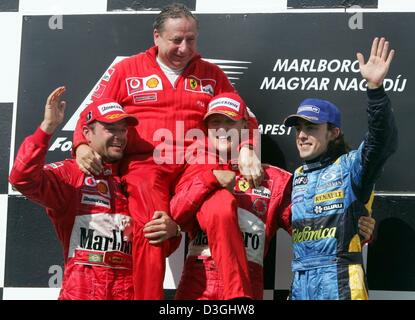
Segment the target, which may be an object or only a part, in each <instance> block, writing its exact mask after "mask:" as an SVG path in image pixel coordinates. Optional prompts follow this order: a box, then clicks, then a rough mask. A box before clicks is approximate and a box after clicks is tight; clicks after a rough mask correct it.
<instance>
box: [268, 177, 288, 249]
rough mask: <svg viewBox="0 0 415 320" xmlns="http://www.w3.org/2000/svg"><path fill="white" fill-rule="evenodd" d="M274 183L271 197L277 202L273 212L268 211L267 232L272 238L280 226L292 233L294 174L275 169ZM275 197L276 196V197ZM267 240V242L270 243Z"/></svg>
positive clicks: (269, 238) (269, 237)
mask: <svg viewBox="0 0 415 320" xmlns="http://www.w3.org/2000/svg"><path fill="white" fill-rule="evenodd" d="M275 170H278V171H279V172H278V171H276V174H275V175H274V183H276V184H277V186H276V187H273V190H272V194H271V197H273V201H275V204H274V205H273V208H274V209H273V210H274V211H273V212H270V213H268V214H269V216H268V217H267V231H266V232H267V234H266V238H267V239H268V241H269V240H271V238H272V237H273V236H274V235H275V233H276V231H277V229H278V228H280V227H281V228H283V229H284V230H285V231H287V232H288V233H289V234H291V190H292V175H291V174H290V173H289V172H287V171H284V170H282V169H275ZM274 197H275V198H274ZM268 241H267V243H268Z"/></svg>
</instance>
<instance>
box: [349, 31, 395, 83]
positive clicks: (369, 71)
mask: <svg viewBox="0 0 415 320" xmlns="http://www.w3.org/2000/svg"><path fill="white" fill-rule="evenodd" d="M394 55H395V50H390V51H389V42H388V41H386V40H385V38H381V39H380V40H379V38H375V39H374V40H373V43H372V49H371V51H370V57H369V60H368V61H367V63H365V59H364V57H363V54H361V53H360V52H358V53H357V60H358V61H359V67H360V73H361V74H362V77H363V78H364V79H366V81H367V85H368V88H370V89H375V88H378V87H380V86H381V85H382V84H383V80H384V79H385V77H386V74H387V73H388V70H389V66H390V64H391V62H392V59H393V56H394Z"/></svg>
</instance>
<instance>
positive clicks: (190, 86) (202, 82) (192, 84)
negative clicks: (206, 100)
mask: <svg viewBox="0 0 415 320" xmlns="http://www.w3.org/2000/svg"><path fill="white" fill-rule="evenodd" d="M215 86H216V80H214V79H199V78H197V77H195V76H189V77H188V78H186V80H185V83H184V89H185V90H187V91H192V92H200V93H207V94H209V95H211V96H213V95H214V94H215Z"/></svg>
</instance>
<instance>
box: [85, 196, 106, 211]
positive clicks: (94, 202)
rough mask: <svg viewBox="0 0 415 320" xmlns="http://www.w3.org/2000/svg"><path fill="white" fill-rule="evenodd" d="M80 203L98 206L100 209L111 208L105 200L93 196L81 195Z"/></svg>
mask: <svg viewBox="0 0 415 320" xmlns="http://www.w3.org/2000/svg"><path fill="white" fill-rule="evenodd" d="M81 202H82V203H84V204H90V205H94V206H100V207H105V208H110V207H111V205H110V202H109V201H108V200H107V199H105V198H103V197H99V196H94V195H87V194H83V195H82V200H81Z"/></svg>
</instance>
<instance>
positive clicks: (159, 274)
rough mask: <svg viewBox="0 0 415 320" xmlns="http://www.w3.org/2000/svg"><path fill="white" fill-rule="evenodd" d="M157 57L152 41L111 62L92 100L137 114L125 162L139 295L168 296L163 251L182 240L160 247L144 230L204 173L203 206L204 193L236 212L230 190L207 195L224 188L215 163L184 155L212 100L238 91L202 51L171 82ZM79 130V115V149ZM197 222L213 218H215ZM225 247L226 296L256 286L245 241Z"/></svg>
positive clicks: (77, 139) (78, 134) (214, 204)
mask: <svg viewBox="0 0 415 320" xmlns="http://www.w3.org/2000/svg"><path fill="white" fill-rule="evenodd" d="M156 57H157V47H152V48H150V49H149V50H147V51H146V52H143V53H139V54H137V55H135V56H132V57H129V58H126V59H124V60H122V61H121V62H119V63H118V64H116V65H115V66H113V67H110V68H109V69H108V70H107V72H106V73H105V74H104V76H103V77H102V78H101V80H100V82H99V84H98V86H97V87H96V89H95V92H94V93H93V95H92V99H93V100H95V99H100V98H111V99H114V100H115V101H117V102H118V103H120V104H121V105H122V106H123V107H124V109H125V111H126V112H127V113H130V114H134V115H136V116H137V118H138V119H139V125H138V126H136V127H135V128H130V129H129V135H128V145H127V149H126V155H127V157H126V160H125V161H123V162H122V163H123V165H122V168H121V174H122V175H123V179H124V181H125V182H126V184H127V192H128V194H129V201H128V202H129V209H130V213H131V215H132V216H133V218H134V241H133V256H134V266H137V267H134V270H133V273H134V291H135V298H136V299H163V297H164V293H163V280H164V274H165V257H166V256H168V255H169V254H170V253H171V252H172V251H174V250H175V249H176V248H177V246H178V244H179V242H178V241H177V238H174V239H173V240H170V241H164V242H163V244H162V245H158V246H155V245H150V244H149V242H148V241H147V239H146V238H144V234H143V232H142V229H143V226H144V225H145V223H147V222H148V221H150V220H151V218H152V216H153V213H154V211H155V210H163V211H165V212H169V207H170V205H169V202H170V195H171V192H172V190H177V188H176V185H183V181H186V180H187V179H193V178H194V177H196V176H197V177H199V178H200V179H202V182H201V183H202V185H203V186H204V187H202V188H201V189H198V191H199V192H202V193H203V194H202V195H201V197H200V202H199V205H200V204H201V203H203V200H204V199H206V201H207V202H208V204H206V206H208V207H210V209H209V211H210V212H212V210H213V211H219V210H223V208H224V207H225V206H227V207H228V209H227V210H228V211H229V215H232V214H233V216H236V207H235V206H233V205H232V203H231V202H232V201H234V198H233V196H232V195H231V194H230V193H229V192H227V191H226V190H218V191H217V192H212V193H211V194H210V195H209V197H207V196H208V194H207V193H204V191H206V190H208V189H209V190H212V188H219V185H218V183H217V182H216V179H215V178H214V176H213V175H212V173H211V172H208V171H210V170H211V168H210V167H208V168H207V167H205V166H204V165H189V164H187V163H186V160H185V156H184V155H185V153H186V151H188V149H189V146H191V145H192V143H193V142H194V139H193V138H194V137H195V136H196V135H197V132H199V133H204V134H205V135H206V129H205V126H204V123H203V117H204V115H205V113H206V110H207V105H208V103H209V101H210V100H211V98H212V97H213V96H215V95H217V94H220V93H222V92H233V91H235V90H234V88H233V87H232V85H231V83H230V82H229V80H228V78H227V77H226V75H225V74H224V73H223V72H222V71H221V70H220V68H219V67H217V66H216V65H214V64H211V63H209V62H207V61H204V60H202V59H201V57H200V56H199V55H197V56H195V57H194V58H193V59H192V60H191V61H190V62H189V64H188V66H187V67H186V68H185V69H184V71H183V73H182V74H181V75H180V76H179V78H178V79H177V80H176V83H175V84H174V86H173V85H172V84H171V83H170V81H169V80H168V79H167V77H166V76H165V74H164V72H163V71H162V70H161V69H160V67H159V65H158V63H157V61H156ZM81 128H82V121H78V124H77V128H76V130H75V133H74V147H75V148H76V147H77V146H78V145H79V144H80V143H82V142H84V141H85V139H84V137H83V135H82V130H81ZM191 130H193V131H191ZM197 130H198V131H197ZM206 197H207V198H206ZM204 212H206V211H204ZM199 216H201V215H199ZM174 218H175V217H174V216H173V219H174ZM232 221H233V222H232ZM232 221H229V223H233V225H229V229H230V230H233V231H234V232H235V233H237V230H238V224H237V219H233V220H232ZM199 223H201V224H204V223H206V224H209V223H210V219H208V218H206V219H203V221H199ZM206 228H209V226H206ZM174 241H175V243H174ZM226 246H227V244H223V246H222V247H221V248H220V250H222V249H223V250H224V251H223V252H222V251H220V252H218V255H223V260H224V263H225V264H226V265H228V266H229V267H228V269H227V272H228V273H229V274H234V276H233V278H234V279H235V281H233V282H232V283H227V292H226V297H227V298H229V299H230V298H236V297H243V296H246V297H249V296H251V290H250V284H249V282H248V277H249V276H248V266H247V262H246V257H245V250H244V246H243V239H242V238H241V237H240V236H239V237H236V238H235V240H234V242H233V243H231V244H229V248H226Z"/></svg>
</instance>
